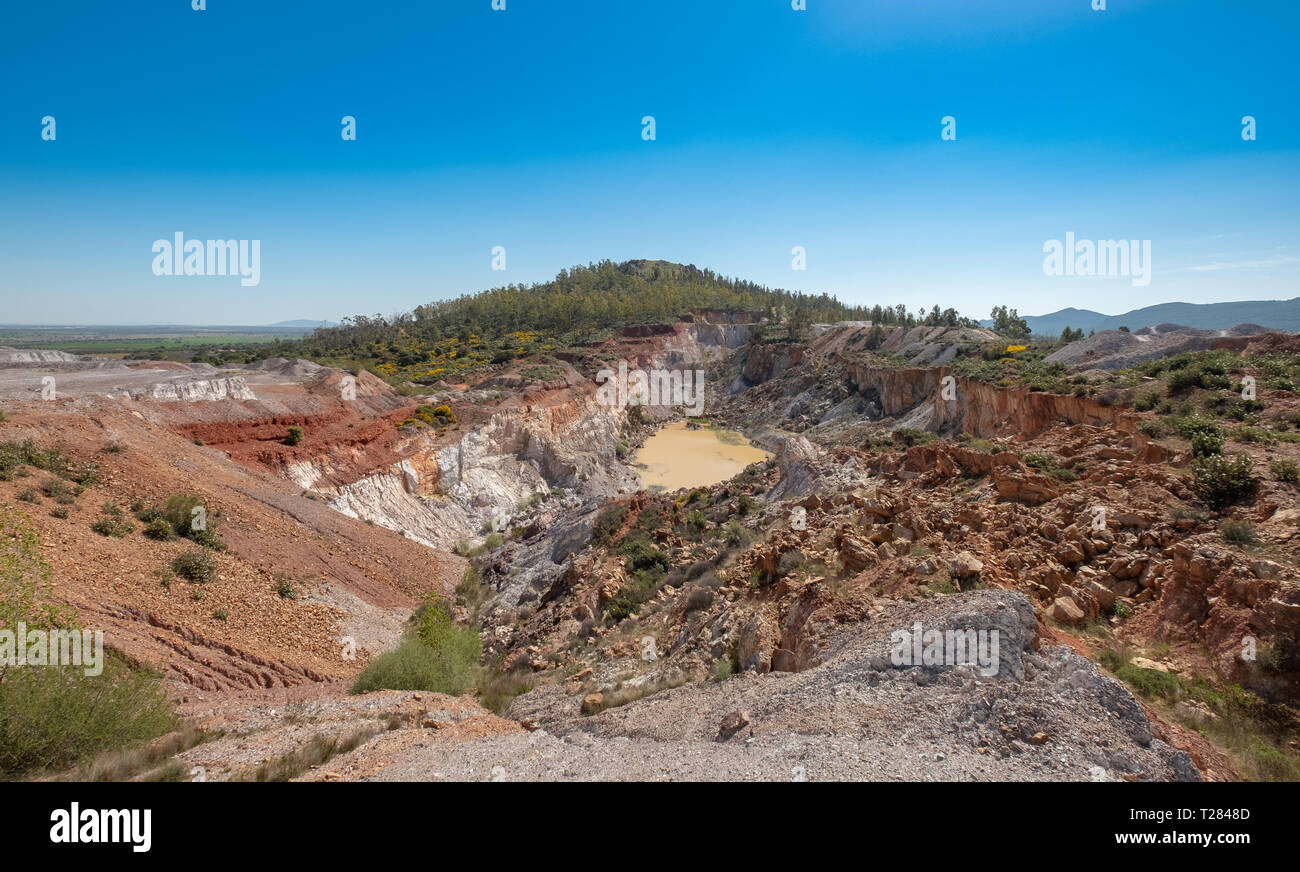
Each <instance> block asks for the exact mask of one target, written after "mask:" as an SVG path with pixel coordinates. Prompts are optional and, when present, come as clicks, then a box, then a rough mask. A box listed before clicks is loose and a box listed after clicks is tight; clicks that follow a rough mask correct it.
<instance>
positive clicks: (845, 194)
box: [0, 0, 1300, 324]
mask: <svg viewBox="0 0 1300 872" xmlns="http://www.w3.org/2000/svg"><path fill="white" fill-rule="evenodd" d="M207 5H208V9H207V10H206V11H202V12H196V11H193V10H192V9H191V8H190V3H189V0H151V2H141V0H126V2H118V3H112V4H104V3H92V2H89V0H82V2H75V3H69V2H60V0H45V2H42V3H29V4H21V5H15V6H14V8H12V9H10V10H7V12H6V18H7V20H6V26H5V28H4V30H3V33H0V56H2V57H3V58H4V61H3V65H2V66H0V262H2V263H3V267H4V268H3V271H2V272H0V323H117V324H140V323H192V324H253V323H269V322H274V321H278V320H285V319H292V318H314V319H329V320H337V319H339V318H341V317H343V316H345V315H349V314H356V313H367V314H373V313H376V312H378V313H384V314H388V313H392V312H396V311H403V310H408V309H410V308H411V307H413V306H415V305H417V304H419V303H423V302H428V301H430V300H434V299H439V298H443V297H448V296H455V295H458V294H461V293H466V292H472V291H476V290H481V289H483V288H486V287H491V286H494V285H500V284H506V283H511V282H520V283H527V282H532V281H543V280H546V279H549V278H551V277H553V276H554V274H555V273H556V272H557V271H558V270H559V269H561V268H563V267H567V266H571V265H573V264H577V263H586V262H588V261H595V260H600V259H603V258H611V259H614V260H624V259H628V258H636V257H648V258H663V259H667V260H674V261H680V262H683V263H695V264H697V265H699V266H708V267H711V268H713V269H714V270H716V271H718V272H720V273H724V274H728V275H735V276H740V277H744V278H748V279H752V280H754V281H758V282H762V283H765V284H768V285H770V286H773V287H786V288H792V289H800V290H807V291H812V292H821V291H827V292H831V293H834V294H836V295H838V296H840V297H841V298H842V299H845V300H847V301H850V302H862V303H867V304H873V303H882V304H894V303H898V302H903V303H906V304H907V305H908V306H909V308H911V309H913V310H915V309H916V308H917V307H919V306H925V307H927V308H928V307H929V306H930V305H932V304H934V303H938V304H940V305H941V306H945V307H946V306H953V307H956V308H957V309H959V310H960V311H962V312H963V313H965V314H968V315H971V316H973V317H986V316H987V314H988V310H989V308H990V307H991V306H993V305H996V304H1006V305H1010V306H1013V307H1016V308H1018V309H1019V310H1020V311H1021V313H1022V314H1041V313H1045V312H1049V311H1053V310H1055V309H1059V308H1062V307H1065V306H1078V307H1080V308H1091V309H1097V310H1100V311H1104V312H1108V313H1115V312H1122V311H1126V310H1128V309H1132V308H1136V307H1138V306H1143V305H1149V304H1152V303H1158V302H1166V301H1170V300H1186V301H1191V302H1213V301H1220V300H1231V299H1280V298H1290V297H1294V296H1300V209H1298V208H1297V204H1298V203H1300V160H1297V157H1300V149H1298V148H1297V141H1298V140H1297V134H1300V112H1298V111H1297V109H1298V108H1300V107H1298V105H1297V104H1298V102H1300V101H1298V100H1297V83H1300V59H1298V58H1300V52H1296V51H1295V50H1294V48H1295V38H1296V34H1297V32H1300V11H1298V7H1300V4H1295V3H1293V2H1241V0H1237V2H1228V0H1107V4H1106V5H1107V7H1108V8H1107V9H1106V11H1104V12H1098V11H1094V10H1093V9H1092V8H1091V0H997V2H972V0H960V2H959V0H807V6H808V9H807V11H803V12H796V11H793V10H792V9H791V8H790V6H791V4H790V2H789V0H693V2H690V3H677V2H657V0H656V2H649V0H646V2H633V0H507V8H506V10H505V11H504V12H494V11H493V10H492V9H491V2H490V0H430V2H425V3H394V4H379V3H371V4H356V3H342V2H337V3H336V2H329V0H313V2H306V0H276V2H247V0H208V2H207ZM46 115H52V116H54V117H55V119H56V125H57V126H56V131H57V138H56V139H55V140H54V141H53V142H49V141H44V140H43V139H42V138H41V119H42V118H43V117H44V116H46ZM344 115H352V116H354V117H355V118H356V119H357V140H356V141H355V142H345V141H343V140H342V138H341V137H340V130H341V126H340V119H341V118H342V116H344ZM645 115H653V116H654V117H655V119H656V135H657V139H656V140H655V141H653V142H646V141H643V140H642V138H641V129H642V128H641V119H642V117H643V116H645ZM946 115H952V116H954V117H955V118H956V120H957V139H956V141H952V142H946V141H942V140H941V139H940V129H941V123H940V119H941V118H942V117H943V116H946ZM1244 115H1253V116H1255V117H1256V119H1257V125H1258V139H1257V140H1256V141H1254V142H1244V141H1243V140H1242V138H1241V118H1242V116H1244ZM177 231H181V232H183V233H184V234H185V236H186V238H197V239H214V238H221V239H231V238H234V239H258V240H260V241H261V283H260V284H259V285H257V286H256V287H242V286H241V285H240V282H239V280H238V279H237V278H232V277H220V276H217V277H206V276H196V277H168V276H155V275H154V274H153V272H152V270H151V265H152V263H153V253H152V251H151V246H152V244H153V242H154V240H157V239H171V237H172V234H174V233H175V232H177ZM1067 231H1069V232H1073V233H1074V234H1075V236H1076V237H1077V238H1080V239H1113V238H1124V239H1150V240H1151V241H1152V258H1153V272H1152V278H1151V282H1150V284H1149V285H1146V286H1144V287H1135V286H1133V284H1132V283H1131V281H1129V280H1128V279H1124V278H1114V279H1094V278H1086V277H1063V276H1047V275H1044V273H1043V268H1042V264H1043V259H1044V254H1043V252H1042V246H1043V244H1044V242H1045V241H1047V240H1049V239H1062V238H1064V235H1065V233H1066V232H1067ZM496 245H502V246H505V248H506V252H507V261H506V262H507V269H506V270H505V271H504V272H500V271H493V270H492V269H491V264H492V255H491V249H492V247H493V246H496ZM796 245H801V246H804V247H805V249H806V250H807V269H806V270H804V271H796V270H792V269H791V249H792V248H793V247H794V246H796Z"/></svg>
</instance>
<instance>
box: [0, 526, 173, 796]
mask: <svg viewBox="0 0 1300 872" xmlns="http://www.w3.org/2000/svg"><path fill="white" fill-rule="evenodd" d="M49 575H50V570H49V566H48V564H47V563H46V562H45V560H44V558H42V557H41V553H40V546H39V540H38V539H37V538H36V535H35V534H34V533H33V532H32V530H31V528H30V527H29V526H28V525H27V524H26V522H25V521H24V520H23V519H21V518H20V517H17V516H10V515H7V514H6V513H5V512H4V510H3V509H0V627H12V626H14V625H15V624H16V623H17V622H18V621H23V622H24V623H26V624H27V626H28V627H30V628H31V629H43V630H52V629H65V630H77V629H78V627H77V626H76V624H75V622H74V621H73V620H72V619H71V616H70V613H69V612H68V611H67V610H65V609H62V608H59V607H57V606H54V605H52V604H51V603H50V602H49V601H48V600H49ZM103 666H104V670H103V672H101V673H100V674H99V675H86V674H85V667H84V666H83V667H68V668H61V667H42V668H39V669H37V668H23V669H4V670H0V777H4V778H16V777H20V776H23V775H24V774H27V773H30V772H39V771H41V770H46V769H54V768H64V767H68V766H71V765H73V764H75V763H77V762H79V761H81V760H85V759H88V758H89V757H90V756H91V755H93V754H95V753H97V752H99V751H103V750H107V749H110V748H118V747H122V746H125V745H129V744H133V743H136V742H142V741H146V740H148V739H152V738H154V737H155V736H158V735H161V734H163V733H165V732H167V731H168V730H170V729H171V728H172V727H173V726H174V723H175V716H174V714H173V712H172V709H171V706H170V704H169V703H168V701H167V697H166V695H165V694H164V693H163V691H162V689H161V685H160V683H159V681H158V679H157V676H154V675H153V674H151V673H148V672H145V671H142V670H132V669H130V668H129V667H127V666H126V665H125V664H124V663H123V662H122V661H120V660H118V659H117V658H116V657H115V656H113V655H111V654H110V655H108V656H106V657H105V660H104V663H103Z"/></svg>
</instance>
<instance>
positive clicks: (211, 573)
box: [171, 548, 217, 584]
mask: <svg viewBox="0 0 1300 872" xmlns="http://www.w3.org/2000/svg"><path fill="white" fill-rule="evenodd" d="M171 567H172V572H174V573H176V574H177V575H179V576H180V577H181V578H184V579H188V580H189V581H193V582H197V583H198V584H203V583H204V582H208V581H211V580H212V579H214V578H216V575H217V562H216V561H215V560H213V559H212V558H211V557H209V556H208V555H207V554H206V553H205V552H203V551H200V550H198V549H197V548H190V549H189V550H188V551H182V552H181V553H180V554H177V555H176V557H175V558H173V559H172V563H171Z"/></svg>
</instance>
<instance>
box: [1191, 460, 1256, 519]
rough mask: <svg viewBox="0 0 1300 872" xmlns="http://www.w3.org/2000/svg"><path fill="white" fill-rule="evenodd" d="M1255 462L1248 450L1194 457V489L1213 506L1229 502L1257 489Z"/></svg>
mask: <svg viewBox="0 0 1300 872" xmlns="http://www.w3.org/2000/svg"><path fill="white" fill-rule="evenodd" d="M1254 466H1255V463H1254V461H1252V460H1251V459H1250V457H1249V456H1247V455H1245V454H1237V455H1234V456H1233V457H1231V458H1229V457H1225V456H1223V455H1221V454H1220V455H1215V456H1213V457H1199V458H1197V459H1195V460H1193V461H1192V489H1193V490H1194V491H1195V492H1196V495H1197V496H1199V497H1200V498H1201V499H1203V500H1205V501H1206V502H1207V503H1209V504H1210V505H1211V506H1214V507H1220V506H1224V505H1227V504H1228V503H1230V502H1233V501H1235V500H1239V499H1241V498H1243V497H1245V496H1248V495H1250V494H1252V493H1254V491H1255V487H1256V486H1257V485H1258V481H1257V480H1256V478H1255V476H1254V474H1253V470H1254Z"/></svg>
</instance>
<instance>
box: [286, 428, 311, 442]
mask: <svg viewBox="0 0 1300 872" xmlns="http://www.w3.org/2000/svg"><path fill="white" fill-rule="evenodd" d="M306 437H307V431H306V430H304V429H302V428H301V427H299V426H298V425H297V424H294V425H293V426H292V427H290V428H289V432H288V433H287V434H286V435H285V437H284V441H285V444H287V445H297V444H298V443H300V442H302V440H303V439H305V438H306Z"/></svg>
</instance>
